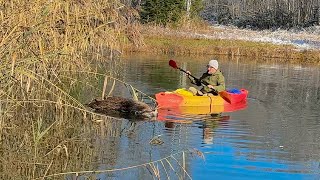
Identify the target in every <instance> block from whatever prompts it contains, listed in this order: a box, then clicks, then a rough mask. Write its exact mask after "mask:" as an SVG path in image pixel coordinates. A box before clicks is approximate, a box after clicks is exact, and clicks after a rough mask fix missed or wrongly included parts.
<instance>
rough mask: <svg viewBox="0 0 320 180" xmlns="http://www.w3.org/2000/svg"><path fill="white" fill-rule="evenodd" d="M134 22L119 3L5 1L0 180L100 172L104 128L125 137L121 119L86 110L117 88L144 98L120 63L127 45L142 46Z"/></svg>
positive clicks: (0, 15)
mask: <svg viewBox="0 0 320 180" xmlns="http://www.w3.org/2000/svg"><path fill="white" fill-rule="evenodd" d="M136 15H137V14H136V12H135V11H133V10H132V9H130V8H128V7H126V6H124V5H123V4H121V3H120V2H119V1H117V0H108V1H102V0H96V1H94V0H92V1H82V0H71V1H62V0H57V1H47V0H38V1H25V0H16V1H1V2H0V59H1V63H0V74H1V76H0V81H1V83H0V143H1V148H0V152H1V157H0V161H1V166H0V172H1V173H0V179H47V178H46V177H53V178H55V177H54V176H55V174H59V173H61V174H63V172H75V174H77V172H79V173H81V172H82V171H84V170H88V171H90V170H93V169H94V168H95V167H93V165H92V163H91V162H92V160H93V158H94V157H96V156H97V154H98V152H97V150H96V147H95V144H94V143H93V141H94V138H95V137H96V136H99V135H101V134H102V133H99V130H100V129H101V124H102V123H103V127H104V129H105V131H103V135H105V136H119V132H120V127H121V120H119V119H117V118H113V117H109V116H103V115H99V114H96V113H93V112H91V111H90V110H88V109H87V108H86V106H85V105H84V103H85V102H88V97H100V96H102V97H103V96H106V95H109V94H111V93H112V92H113V91H114V89H115V88H116V86H119V84H120V85H122V86H126V87H127V89H128V92H130V93H131V94H132V95H133V96H134V97H135V98H137V99H138V98H139V97H140V98H141V97H142V96H141V94H143V93H142V92H139V91H138V90H137V89H136V88H134V87H132V86H130V85H128V84H126V83H125V82H123V81H122V80H121V72H120V70H119V69H120V68H119V66H121V63H120V62H118V61H114V59H117V57H119V56H120V55H121V51H122V47H123V45H124V44H126V43H132V44H134V46H139V44H140V43H142V41H141V37H140V34H139V32H138V31H137V29H138V26H139V25H138V24H137V23H136V21H135V16H136ZM95 62H102V63H103V64H108V65H110V66H109V67H108V68H107V69H103V68H105V67H102V68H100V70H99V67H98V68H97V66H93V65H92V64H93V63H95ZM101 69H103V70H101ZM101 79H102V80H101ZM103 80H104V81H103ZM100 82H104V83H103V84H99V83H100ZM79 173H78V174H79ZM65 174H67V173H65ZM58 178H61V176H60V177H58ZM64 178H67V176H64Z"/></svg>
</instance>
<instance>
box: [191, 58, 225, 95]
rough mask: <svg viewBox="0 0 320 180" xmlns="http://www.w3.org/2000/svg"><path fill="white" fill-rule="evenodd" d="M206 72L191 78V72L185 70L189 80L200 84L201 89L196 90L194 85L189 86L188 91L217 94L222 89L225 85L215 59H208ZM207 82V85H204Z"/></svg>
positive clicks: (200, 93) (196, 93) (197, 93)
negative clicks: (198, 77)
mask: <svg viewBox="0 0 320 180" xmlns="http://www.w3.org/2000/svg"><path fill="white" fill-rule="evenodd" d="M207 68H208V69H207V72H205V73H203V74H202V76H201V77H200V79H194V78H192V77H191V76H190V75H191V72H190V71H187V73H188V78H189V79H190V80H191V83H192V84H195V85H197V86H202V85H203V87H202V89H201V90H198V89H196V88H194V87H190V88H189V91H191V92H192V93H193V94H194V95H197V96H203V95H215V96H216V95H218V93H219V92H221V91H224V90H225V89H226V87H225V79H224V76H223V74H222V72H221V71H220V69H219V63H218V61H217V60H210V61H209V63H208V65H207ZM206 84H208V85H206Z"/></svg>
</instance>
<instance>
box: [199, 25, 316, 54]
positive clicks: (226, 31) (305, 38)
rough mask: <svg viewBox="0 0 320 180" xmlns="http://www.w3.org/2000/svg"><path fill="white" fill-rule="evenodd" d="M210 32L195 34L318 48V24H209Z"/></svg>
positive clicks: (303, 48) (311, 48)
mask: <svg viewBox="0 0 320 180" xmlns="http://www.w3.org/2000/svg"><path fill="white" fill-rule="evenodd" d="M210 28H211V31H213V33H212V34H211V33H210V34H198V33H196V34H195V35H196V36H199V37H202V38H208V39H228V40H232V39H236V40H243V41H253V42H267V43H272V44H277V45H293V46H294V47H296V48H297V50H319V49H320V26H314V27H310V28H307V29H304V30H300V31H297V30H295V31H294V30H291V31H290V30H275V31H271V30H263V31H254V30H248V29H239V28H236V27H230V26H211V27H210Z"/></svg>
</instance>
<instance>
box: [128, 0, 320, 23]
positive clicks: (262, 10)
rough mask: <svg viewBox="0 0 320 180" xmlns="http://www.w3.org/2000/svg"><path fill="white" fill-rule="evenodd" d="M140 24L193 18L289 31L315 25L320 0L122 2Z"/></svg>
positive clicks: (164, 0)
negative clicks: (133, 11) (137, 12)
mask: <svg viewBox="0 0 320 180" xmlns="http://www.w3.org/2000/svg"><path fill="white" fill-rule="evenodd" d="M122 2H123V3H125V4H127V5H131V6H132V7H134V8H136V9H137V10H138V11H139V12H140V15H141V18H142V20H143V21H142V22H144V23H149V22H155V23H158V24H159V23H160V24H164V25H166V24H167V23H168V22H174V21H178V20H179V18H182V17H184V16H185V15H187V16H190V15H191V16H192V18H194V17H195V15H197V16H198V17H201V18H202V19H204V20H206V21H208V22H210V23H214V24H223V25H228V24H229V25H235V26H238V27H242V28H251V29H275V28H282V29H289V28H293V27H308V26H314V25H319V13H320V11H319V6H320V0H122Z"/></svg>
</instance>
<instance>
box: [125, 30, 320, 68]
mask: <svg viewBox="0 0 320 180" xmlns="http://www.w3.org/2000/svg"><path fill="white" fill-rule="evenodd" d="M141 32H142V35H143V38H144V43H145V44H144V46H141V47H132V46H127V47H126V49H125V50H126V51H137V52H144V53H165V54H177V55H226V56H230V57H231V58H234V57H237V56H246V57H251V58H253V59H254V58H258V57H259V58H261V57H262V58H271V59H272V58H275V59H278V60H280V61H285V62H291V63H306V64H318V65H319V64H320V51H319V48H318V47H317V45H318V44H317V42H320V37H319V35H318V33H319V31H313V33H312V31H311V32H306V31H300V32H289V31H280V30H279V31H273V32H272V31H252V30H246V29H238V28H233V27H222V26H210V27H206V28H203V29H201V30H194V29H186V30H183V31H182V30H174V29H169V28H161V27H155V26H152V27H151V26H144V27H142V31H141ZM308 42H309V44H308ZM319 47H320V43H319Z"/></svg>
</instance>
